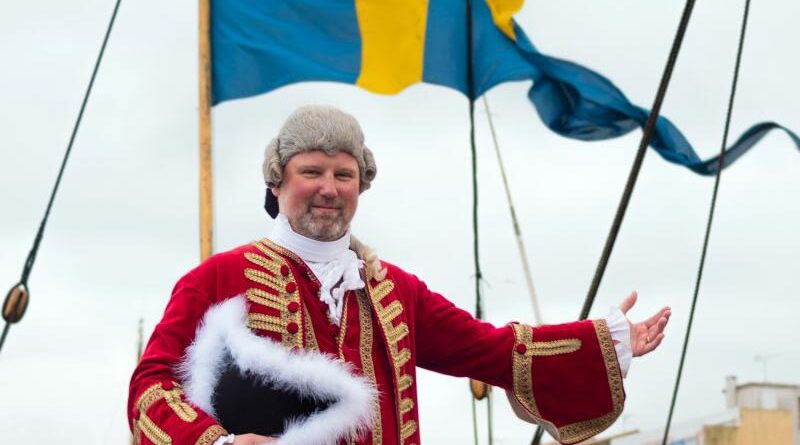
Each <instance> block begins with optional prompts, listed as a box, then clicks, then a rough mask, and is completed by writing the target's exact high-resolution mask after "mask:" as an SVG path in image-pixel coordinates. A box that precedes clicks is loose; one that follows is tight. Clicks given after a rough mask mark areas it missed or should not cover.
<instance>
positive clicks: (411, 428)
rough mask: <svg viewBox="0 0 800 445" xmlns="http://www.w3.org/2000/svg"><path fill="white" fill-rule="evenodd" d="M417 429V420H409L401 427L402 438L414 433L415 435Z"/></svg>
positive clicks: (404, 438)
mask: <svg viewBox="0 0 800 445" xmlns="http://www.w3.org/2000/svg"><path fill="white" fill-rule="evenodd" d="M416 431H417V422H414V421H413V420H409V421H408V422H406V423H404V424H403V426H402V427H401V428H400V439H402V440H406V439H408V438H409V437H411V436H412V435H414V432H416Z"/></svg>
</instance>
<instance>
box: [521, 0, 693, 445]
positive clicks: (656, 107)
mask: <svg viewBox="0 0 800 445" xmlns="http://www.w3.org/2000/svg"><path fill="white" fill-rule="evenodd" d="M693 9H694V0H686V4H685V6H684V9H683V14H682V16H681V20H680V23H679V24H678V30H677V32H676V33H675V38H674V39H673V41H672V48H671V49H670V52H669V57H668V58H667V63H666V66H665V67H664V72H663V74H662V76H661V81H660V82H659V85H658V91H657V92H656V97H655V100H654V101H653V106H652V108H651V109H650V114H649V115H648V116H647V122H646V123H645V126H644V131H643V134H642V139H641V141H640V142H639V149H638V150H637V151H636V157H635V158H634V161H633V165H632V166H631V171H630V173H629V175H628V180H627V182H626V183H625V190H624V191H623V193H622V198H621V199H620V202H619V206H618V207H617V213H616V215H614V221H613V223H612V224H611V229H610V231H609V233H608V238H606V243H605V246H604V247H603V253H602V255H601V257H600V262H599V263H598V264H597V269H596V270H595V274H594V277H593V278H592V284H591V286H590V288H589V293H588V294H587V296H586V300H585V301H584V303H583V308H582V309H581V313H580V317H579V319H580V320H586V319H587V318H588V317H589V312H590V311H591V309H592V305H593V304H594V300H595V297H596V296H597V290H598V288H599V287H600V282H601V281H602V279H603V274H604V273H605V270H606V266H607V265H608V259H609V258H610V257H611V251H612V250H613V249H614V244H615V242H616V240H617V235H618V234H619V229H620V227H621V225H622V220H623V219H624V218H625V212H626V211H627V209H628V204H629V203H630V199H631V195H632V194H633V189H634V187H635V186H636V180H637V179H638V177H639V171H640V170H641V168H642V162H643V161H644V155H645V153H646V151H647V147H648V146H649V145H650V141H651V139H652V138H653V133H654V130H655V124H656V118H658V115H659V111H660V110H661V104H662V103H663V102H664V97H665V96H666V94H667V87H668V86H669V81H670V79H671V78H672V72H673V71H674V69H675V63H676V62H677V59H678V54H679V53H680V49H681V45H682V44H683V37H684V35H685V34H686V28H687V27H688V26H689V19H690V18H691V16H692V10H693ZM543 434H544V429H543V428H542V427H541V426H539V427H537V428H536V433H535V434H534V436H533V440H532V441H531V444H532V445H539V443H540V442H541V440H542V435H543Z"/></svg>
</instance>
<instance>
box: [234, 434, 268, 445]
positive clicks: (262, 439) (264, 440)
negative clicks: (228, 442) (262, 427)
mask: <svg viewBox="0 0 800 445" xmlns="http://www.w3.org/2000/svg"><path fill="white" fill-rule="evenodd" d="M277 441H278V440H277V439H276V438H274V437H267V436H260V435H258V434H237V435H236V438H234V439H233V445H265V444H270V443H275V442H277Z"/></svg>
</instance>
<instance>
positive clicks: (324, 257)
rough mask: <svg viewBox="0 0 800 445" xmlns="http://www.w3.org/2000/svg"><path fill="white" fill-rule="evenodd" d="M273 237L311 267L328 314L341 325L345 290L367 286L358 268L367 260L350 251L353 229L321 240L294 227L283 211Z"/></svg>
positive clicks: (270, 237) (276, 221)
mask: <svg viewBox="0 0 800 445" xmlns="http://www.w3.org/2000/svg"><path fill="white" fill-rule="evenodd" d="M269 239H270V240H271V241H272V242H273V243H275V244H278V245H279V246H281V247H284V248H286V249H289V250H291V251H292V252H294V253H295V254H296V255H297V256H299V257H300V258H301V259H302V260H303V261H305V263H306V264H307V265H308V267H309V268H311V271H312V272H314V275H315V276H316V277H317V279H318V280H319V282H320V292H319V299H320V300H322V302H323V303H325V304H327V305H328V317H329V318H330V319H331V321H333V322H334V323H336V324H337V325H338V324H339V323H340V322H341V319H342V304H343V302H344V294H345V292H347V291H349V290H354V289H361V288H363V287H364V282H363V281H362V280H361V274H360V273H359V271H358V269H359V268H361V267H363V262H362V261H361V260H359V259H358V257H357V256H356V253H355V252H353V251H352V250H350V231H349V230H348V231H347V233H345V234H344V236H342V237H341V238H339V239H338V240H336V241H317V240H314V239H311V238H306V237H305V236H303V235H300V234H298V233H297V232H295V231H294V230H292V226H291V225H289V220H288V219H286V215H284V214H282V213H281V214H278V217H277V218H275V226H274V227H273V228H272V232H271V233H270V235H269Z"/></svg>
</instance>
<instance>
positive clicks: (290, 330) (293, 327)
mask: <svg viewBox="0 0 800 445" xmlns="http://www.w3.org/2000/svg"><path fill="white" fill-rule="evenodd" d="M299 329H300V328H299V327H298V326H297V323H295V322H293V321H292V322H289V324H287V325H286V332H288V333H290V334H297V331H298V330H299Z"/></svg>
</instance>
